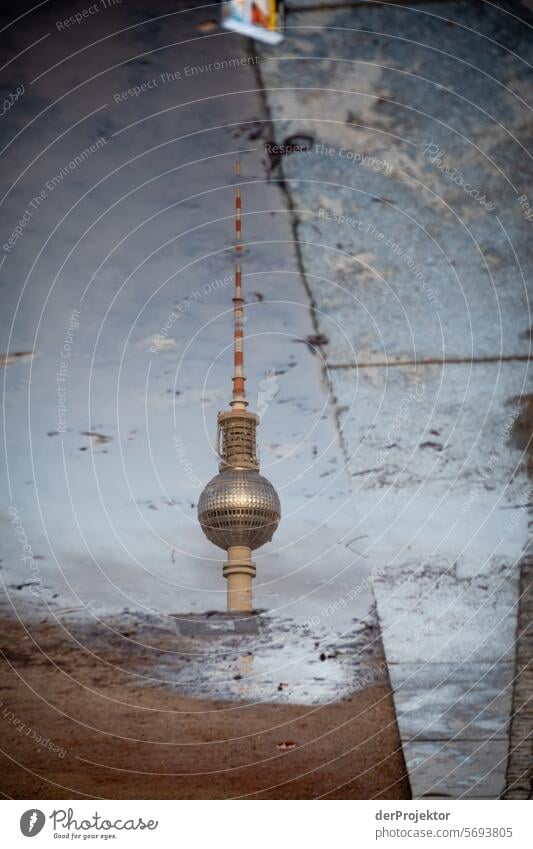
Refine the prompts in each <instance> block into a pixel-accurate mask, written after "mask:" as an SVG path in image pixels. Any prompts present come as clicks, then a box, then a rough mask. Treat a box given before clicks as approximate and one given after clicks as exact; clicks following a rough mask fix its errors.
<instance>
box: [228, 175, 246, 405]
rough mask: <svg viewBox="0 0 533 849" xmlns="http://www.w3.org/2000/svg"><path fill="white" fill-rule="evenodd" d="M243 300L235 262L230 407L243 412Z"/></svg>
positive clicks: (237, 232)
mask: <svg viewBox="0 0 533 849" xmlns="http://www.w3.org/2000/svg"><path fill="white" fill-rule="evenodd" d="M235 176H236V177H240V176H241V162H240V159H237V161H236V163H235ZM241 208H242V203H241V190H240V187H239V186H237V187H236V189H235V253H236V254H237V256H240V254H241V251H242V244H241V234H242V227H241ZM243 321H244V299H243V297H242V272H241V265H240V262H239V261H238V260H237V261H236V262H235V292H234V295H233V378H232V379H233V395H232V399H231V401H230V405H231V407H232V409H233V410H245V409H246V407H247V406H248V401H247V400H246V391H245V388H244V382H245V380H246V378H245V376H244V331H243Z"/></svg>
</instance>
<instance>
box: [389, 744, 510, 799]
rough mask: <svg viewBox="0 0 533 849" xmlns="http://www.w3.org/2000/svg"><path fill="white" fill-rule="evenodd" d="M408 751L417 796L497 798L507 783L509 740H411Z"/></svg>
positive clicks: (409, 766) (406, 752)
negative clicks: (427, 741)
mask: <svg viewBox="0 0 533 849" xmlns="http://www.w3.org/2000/svg"><path fill="white" fill-rule="evenodd" d="M404 754H405V761H406V764H407V768H408V770H409V780H410V782H411V789H412V792H413V797H414V798H415V799H449V798H451V799H497V798H499V796H500V795H501V793H502V791H503V789H504V787H505V763H506V761H507V741H505V740H489V741H484V742H481V743H479V742H476V743H466V742H464V741H461V742H460V743H458V744H454V743H409V742H407V743H405V745H404ZM473 776H477V777H476V778H475V779H474V780H473Z"/></svg>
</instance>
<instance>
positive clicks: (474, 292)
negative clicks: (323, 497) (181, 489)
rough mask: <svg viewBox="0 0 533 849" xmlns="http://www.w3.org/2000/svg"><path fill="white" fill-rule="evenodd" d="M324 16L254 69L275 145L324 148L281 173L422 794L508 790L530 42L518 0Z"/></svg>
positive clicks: (291, 158) (522, 492) (526, 493)
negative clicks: (300, 142)
mask: <svg viewBox="0 0 533 849" xmlns="http://www.w3.org/2000/svg"><path fill="white" fill-rule="evenodd" d="M305 5H306V6H307V7H308V8H309V7H310V6H315V5H317V4H314V3H313V4H305ZM319 5H321V6H323V7H324V8H322V9H320V10H316V11H306V12H301V13H298V12H297V11H296V12H295V13H294V14H291V15H290V18H289V30H288V38H287V41H286V44H285V47H286V49H285V56H281V55H280V52H279V51H272V50H269V49H265V50H263V51H262V54H263V62H262V63H261V66H260V72H261V76H262V80H263V84H264V86H265V90H266V96H267V100H268V104H269V108H270V110H271V116H272V124H273V131H274V135H275V140H276V141H277V143H278V144H282V143H283V142H284V141H285V140H287V139H290V138H291V137H297V138H302V137H311V138H312V143H311V144H310V145H309V146H308V150H307V151H304V152H291V153H289V154H288V155H285V156H283V159H282V168H283V175H284V179H285V181H286V185H287V187H288V191H289V194H290V198H291V203H292V206H293V208H294V212H295V216H296V219H297V226H296V232H297V235H298V238H299V239H300V251H301V260H302V263H303V267H304V270H305V277H306V283H307V286H308V288H309V290H310V293H311V297H312V300H313V304H314V306H315V307H316V312H315V313H314V315H315V321H316V326H315V329H316V332H317V333H321V334H324V335H325V336H327V338H328V342H329V344H327V345H326V346H324V349H323V350H324V356H325V360H326V365H327V367H328V369H329V372H328V374H329V379H330V382H331V387H332V392H333V396H334V398H335V402H336V409H337V417H338V421H339V425H340V428H341V435H342V440H343V445H344V450H345V457H346V462H347V466H348V470H349V473H350V476H351V480H352V485H353V488H354V492H355V495H356V499H355V503H356V511H357V512H356V516H357V529H358V532H359V533H361V534H365V535H366V537H365V539H364V540H363V542H362V543H360V545H361V550H362V553H364V555H365V556H367V557H369V560H370V562H371V563H372V569H373V570H374V579H373V583H374V592H375V596H376V602H377V611H378V617H379V621H380V625H381V629H382V636H383V643H384V650H385V655H386V659H387V662H388V664H389V671H390V677H391V682H392V686H393V689H394V694H395V704H396V709H397V715H398V723H399V728H400V733H401V736H402V741H403V745H404V753H405V757H406V761H407V766H408V768H409V773H410V780H411V786H412V790H413V794H414V795H415V796H416V797H422V796H428V797H432V796H437V797H438V796H443V797H446V796H452V797H462V796H472V797H497V796H498V795H500V794H501V793H502V792H503V791H504V789H505V786H506V765H507V750H508V736H509V724H510V718H511V715H512V713H513V708H512V689H513V682H514V679H515V662H514V661H515V648H516V646H515V640H516V629H517V607H518V601H519V598H518V573H519V562H520V559H521V557H522V554H523V551H524V547H525V544H526V541H527V535H528V506H529V504H530V502H531V498H530V488H529V482H528V479H527V475H526V463H525V458H524V453H523V451H524V448H525V447H526V445H527V441H528V438H529V434H530V431H529V430H528V437H527V438H526V440H525V441H524V440H522V442H521V443H520V442H519V441H517V440H516V438H515V428H516V424H515V423H516V422H518V421H519V419H520V416H521V410H522V401H521V400H520V399H521V397H522V396H523V395H524V393H526V394H527V392H528V391H529V386H530V380H529V370H528V360H529V356H530V350H531V330H530V325H531V320H530V313H529V300H528V290H530V285H529V279H530V277H531V272H532V266H533V257H532V254H531V250H530V244H531V239H530V232H531V231H530V227H531V224H530V222H529V221H528V220H527V218H526V215H525V212H527V208H526V207H525V206H524V202H525V200H524V195H525V196H527V193H528V191H529V189H528V187H530V186H531V179H532V172H531V157H530V154H529V153H528V146H529V145H530V143H531V123H530V122H529V121H528V115H527V106H526V105H525V102H524V98H525V101H527V100H528V97H529V99H530V97H531V83H530V80H528V77H527V75H528V70H527V67H528V66H527V60H529V61H531V39H530V36H529V30H528V26H527V25H526V24H524V23H523V22H521V20H520V17H521V15H520V14H518V13H517V9H516V8H515V7H514V6H513V7H512V8H511V7H509V8H507V6H506V4H503V7H499V8H496V7H490V8H489V7H488V6H486V5H484V7H483V11H482V13H480V10H479V8H476V7H475V6H474V5H471V4H462V3H437V4H435V3H430V4H417V6H416V7H413V8H403V7H401V6H388V5H386V6H384V7H379V6H372V7H370V6H366V5H359V6H354V8H352V9H349V8H342V9H341V8H336V9H330V10H327V9H326V8H325V7H326V6H327V4H319ZM298 6H299V4H298V2H295V3H293V8H294V9H298ZM527 15H528V13H527V12H526V11H525V10H523V16H524V17H527ZM528 20H529V21H530V23H531V19H530V18H528ZM522 727H523V726H522ZM522 778H523V776H522ZM514 780H515V781H516V780H519V779H517V776H516V775H515V776H514Z"/></svg>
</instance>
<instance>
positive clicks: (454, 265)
mask: <svg viewBox="0 0 533 849" xmlns="http://www.w3.org/2000/svg"><path fill="white" fill-rule="evenodd" d="M477 32H480V33H481V35H482V36H485V38H483V37H479V36H477V35H476V33H477ZM508 48H511V49H512V50H513V51H515V52H516V53H518V55H519V56H524V57H529V58H530V61H531V55H532V48H531V43H530V41H529V37H528V32H527V28H526V27H524V25H523V24H522V23H521V22H520V21H519V20H518V19H513V17H512V16H509V15H502V14H501V13H500V12H499V10H498V9H497V8H495V7H492V8H489V7H486V8H485V9H484V13H483V15H482V16H480V15H479V11H478V9H477V8H476V6H475V4H460V3H441V4H439V5H438V11H437V10H436V7H435V5H434V4H427V5H424V4H420V5H417V7H416V13H413V12H412V11H407V10H405V9H402V8H401V7H394V6H386V7H379V6H378V5H374V4H373V5H372V6H360V7H358V8H351V9H350V8H344V9H336V10H324V11H320V12H318V11H317V12H311V13H305V14H298V13H294V14H291V15H290V16H289V26H288V29H287V39H286V41H285V43H284V52H286V53H288V54H289V55H290V60H285V59H284V57H283V56H280V51H279V50H269V49H264V50H263V51H262V55H263V62H262V63H261V73H262V75H263V79H264V82H265V86H266V87H267V94H268V101H269V105H270V108H271V111H272V116H273V121H274V132H275V136H276V141H277V142H278V143H283V141H284V140H285V139H286V138H287V137H288V136H291V135H294V134H297V135H301V134H310V135H311V136H312V137H313V144H312V145H311V147H310V149H309V151H308V152H304V153H293V154H291V155H288V156H284V157H283V170H284V176H285V179H286V181H287V184H288V186H289V187H290V192H291V197H292V201H293V204H294V207H295V211H296V215H297V216H298V227H297V231H298V236H299V238H300V239H301V241H302V248H301V249H302V256H303V260H304V265H305V268H306V271H307V277H308V284H309V287H310V289H311V292H312V294H313V298H314V301H315V305H316V309H317V323H318V326H319V328H320V330H321V332H323V333H324V334H325V335H327V336H328V338H329V340H330V346H329V349H328V351H327V355H328V361H329V363H334V362H346V361H351V360H353V349H354V348H355V349H356V350H357V352H358V357H359V360H360V361H361V362H368V361H372V360H373V358H376V357H379V358H381V359H383V357H384V356H385V355H386V356H388V357H398V358H400V359H407V360H413V359H415V358H418V359H420V358H429V357H442V355H443V354H444V353H445V354H446V356H447V357H454V356H455V357H470V356H472V355H474V356H478V357H481V356H492V355H494V354H495V353H498V352H501V353H504V354H506V355H521V354H522V355H523V354H526V353H527V351H528V350H529V319H528V309H527V301H528V298H527V287H528V280H529V279H530V277H531V271H532V268H533V259H532V252H531V247H530V245H531V239H528V234H530V232H531V230H530V225H529V223H528V222H527V221H526V220H525V218H524V214H523V210H522V208H521V206H520V204H519V202H518V200H517V198H518V196H520V195H521V194H522V193H524V192H526V193H527V187H528V185H530V184H531V179H532V167H533V164H532V162H531V160H530V159H529V157H528V156H527V154H526V153H525V151H524V149H523V147H521V144H524V142H525V143H526V146H527V145H528V141H527V138H528V135H529V134H530V130H527V129H526V128H525V126H524V120H523V118H524V113H523V108H524V107H523V103H522V101H521V100H520V95H522V96H525V97H526V100H527V97H528V93H529V96H530V94H531V83H530V82H529V81H528V79H527V76H526V65H525V63H522V62H520V61H519V60H518V59H517V60H516V61H515V60H513V59H510V57H509V53H508ZM510 79H512V90H513V91H514V92H516V93H517V94H518V96H513V95H510V93H509V85H508V84H509V80H510ZM454 169H455V170H454ZM461 180H462V181H463V183H462V184H459V183H460V181H461ZM515 251H516V253H515Z"/></svg>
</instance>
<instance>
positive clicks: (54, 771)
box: [0, 616, 409, 799]
mask: <svg viewBox="0 0 533 849" xmlns="http://www.w3.org/2000/svg"><path fill="white" fill-rule="evenodd" d="M0 645H1V648H2V682H3V685H2V690H1V693H0V698H1V707H0V720H1V721H0V747H1V749H2V751H3V755H2V758H1V760H2V775H3V779H2V787H1V790H2V792H3V793H4V794H5V795H6V796H7V797H11V798H33V799H39V798H43V799H46V798H49V799H58V798H86V797H89V798H91V797H96V798H124V799H127V798H153V799H157V798H163V799H168V798H173V799H194V798H222V799H229V798H235V797H246V798H256V799H268V798H282V799H293V798H302V799H309V798H317V797H322V796H324V797H325V798H330V799H335V798H337V799H343V798H350V799H355V798H383V799H403V798H409V785H408V781H407V779H406V776H405V769H404V763H403V756H402V754H401V749H400V741H399V737H398V732H397V729H396V724H395V716H394V710H393V704H392V698H391V693H390V689H389V685H388V681H387V680H386V679H384V678H383V677H382V678H376V681H375V683H371V684H370V685H369V686H366V687H364V688H362V689H360V690H358V691H357V692H355V693H354V694H353V695H351V696H348V697H346V698H344V699H342V700H341V701H338V702H335V703H330V704H320V705H305V706H304V705H295V704H289V703H279V704H272V703H269V704H267V703H260V702H259V703H255V704H254V703H246V702H229V701H221V700H217V701H210V700H201V699H195V698H190V697H188V696H184V695H182V694H180V693H179V692H176V689H175V688H173V687H171V686H168V685H161V684H158V683H155V682H154V681H153V680H152V682H150V680H149V679H150V676H151V675H152V674H153V664H154V659H156V658H166V659H167V661H168V656H169V653H170V655H171V657H172V663H173V665H174V666H175V668H176V669H179V668H180V667H183V666H185V665H186V664H187V660H188V658H189V656H190V650H191V642H190V640H188V639H187V637H179V636H177V635H176V631H175V630H174V629H172V628H164V627H156V626H155V625H154V624H153V623H147V622H146V621H144V620H142V619H141V618H136V617H132V616H125V617H123V618H118V617H117V618H115V619H113V620H111V619H110V620H107V621H106V622H105V624H103V623H100V624H98V623H96V622H94V623H92V624H81V623H80V622H72V623H67V622H65V621H63V622H62V623H59V621H57V622H56V623H50V622H44V621H43V622H41V623H40V624H37V623H35V622H34V621H33V622H32V623H31V624H30V625H27V624H26V625H23V624H22V623H21V621H19V620H18V619H16V618H10V617H5V618H3V619H2V620H1V623H0ZM326 662H327V661H326Z"/></svg>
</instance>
